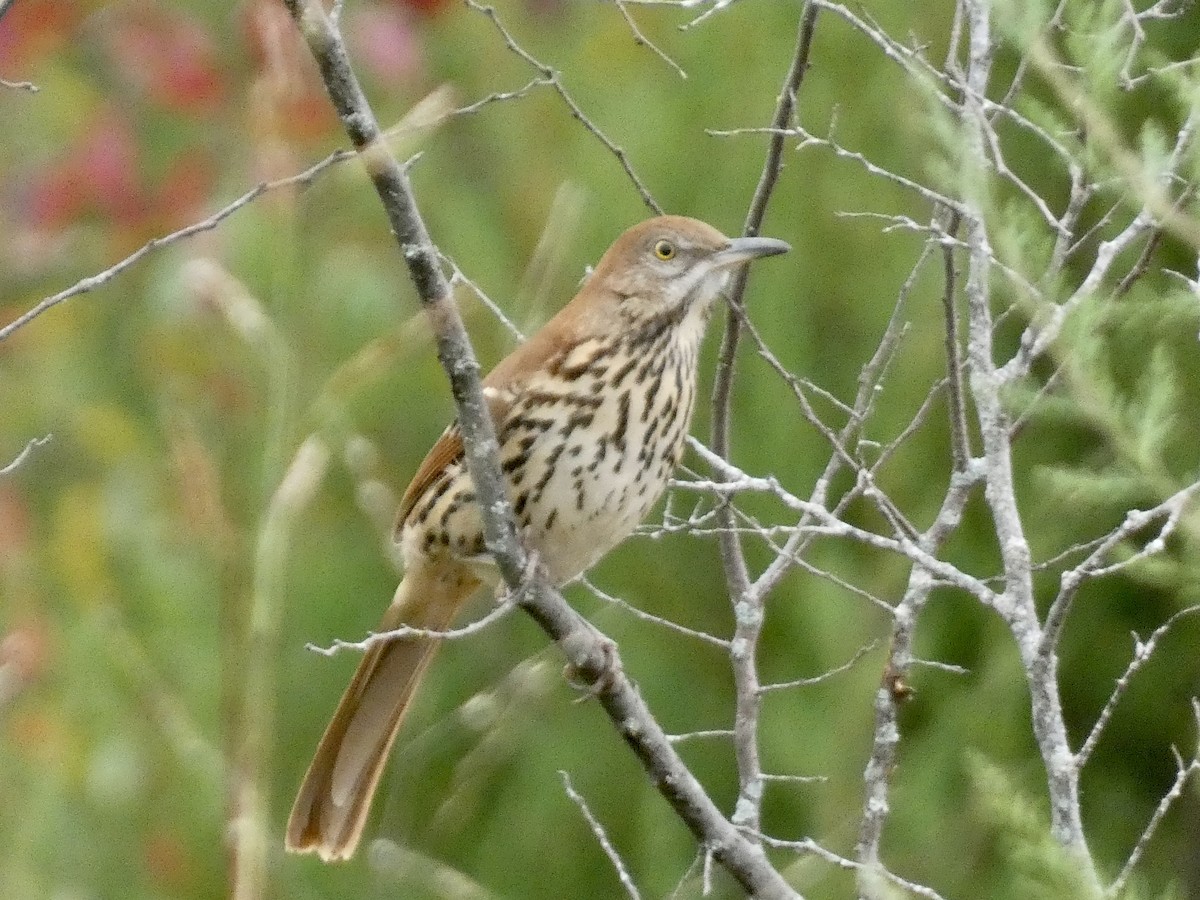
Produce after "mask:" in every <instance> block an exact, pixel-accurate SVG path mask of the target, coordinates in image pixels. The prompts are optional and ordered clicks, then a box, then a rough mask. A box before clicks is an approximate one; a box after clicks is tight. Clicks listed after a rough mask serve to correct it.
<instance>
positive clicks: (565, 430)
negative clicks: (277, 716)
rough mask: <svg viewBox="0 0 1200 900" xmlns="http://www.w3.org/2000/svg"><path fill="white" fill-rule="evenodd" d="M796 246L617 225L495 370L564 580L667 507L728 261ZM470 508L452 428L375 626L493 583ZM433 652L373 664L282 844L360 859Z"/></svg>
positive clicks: (522, 517)
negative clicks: (556, 304)
mask: <svg viewBox="0 0 1200 900" xmlns="http://www.w3.org/2000/svg"><path fill="white" fill-rule="evenodd" d="M786 250H788V246H787V244H784V243H783V242H782V241H775V240H771V239H768V238H735V239H732V240H731V239H729V238H727V237H725V236H724V235H722V234H721V233H720V232H719V231H717V230H716V229H715V228H712V227H711V226H709V225H706V224H704V223H703V222H699V221H697V220H695V219H688V218H684V217H681V216H661V217H659V218H655V219H650V220H649V221H646V222H643V223H641V224H640V225H636V226H634V227H633V228H631V229H629V230H628V231H626V232H625V233H624V234H623V235H621V237H619V238H618V239H617V240H616V242H615V243H614V244H613V245H612V247H610V248H609V250H608V252H607V253H605V254H604V256H603V258H601V260H600V262H599V263H598V264H597V266H596V269H595V271H594V272H593V273H592V274H591V276H590V277H589V278H588V279H587V282H586V283H585V284H584V286H583V288H582V289H581V290H580V291H579V293H578V294H577V295H576V296H575V298H574V299H573V300H572V301H571V302H570V303H568V304H567V305H566V306H565V307H563V309H562V310H560V311H559V313H558V314H557V315H556V316H554V318H552V319H551V320H550V321H549V322H547V323H546V325H545V326H543V327H542V329H541V330H539V331H538V332H537V333H536V334H535V335H533V337H531V338H530V339H529V340H528V341H526V342H525V343H524V344H522V345H521V346H520V347H518V348H517V349H516V350H515V351H513V352H512V353H511V354H510V355H509V356H508V357H506V358H505V359H504V360H503V361H502V362H501V363H500V364H499V365H497V366H496V368H495V369H493V370H492V372H491V373H490V374H489V375H488V376H487V378H485V379H484V395H485V398H486V399H487V402H488V404H489V407H490V411H491V414H492V419H493V421H494V423H495V426H496V433H497V437H498V438H499V442H500V464H501V468H502V470H503V473H504V475H505V477H506V478H507V481H508V490H509V497H510V499H511V500H512V503H513V510H514V513H515V515H516V517H517V523H518V525H519V527H520V530H521V534H522V536H523V539H524V541H525V542H526V545H527V546H528V547H529V548H530V549H531V550H534V551H536V552H537V553H538V558H539V560H540V562H541V564H542V565H543V567H544V568H545V569H546V571H547V573H548V575H549V577H550V579H551V580H552V581H554V582H555V583H556V584H563V583H565V582H567V581H570V580H571V579H572V578H574V577H576V576H577V575H579V574H580V573H581V572H583V571H584V570H585V569H587V568H588V567H589V566H591V565H592V564H594V563H595V562H596V561H597V560H599V559H600V558H601V557H602V556H603V555H604V554H605V553H607V552H608V551H609V550H611V549H612V548H613V547H614V546H616V545H617V544H618V543H620V542H621V541H622V540H623V539H624V538H625V537H626V536H628V535H629V533H630V532H631V531H633V529H634V528H635V527H636V526H637V525H638V523H639V522H641V520H642V519H643V518H644V517H645V515H646V513H648V512H649V511H650V508H651V507H652V506H653V505H654V503H655V502H656V501H657V500H658V498H659V496H660V495H661V494H662V491H663V489H664V488H665V487H666V483H667V479H668V478H669V477H670V475H671V472H672V471H673V470H674V468H675V466H676V464H677V463H678V462H679V458H680V456H681V455H682V453H683V446H684V437H685V436H686V434H687V429H688V424H689V423H690V421H691V415H692V407H693V400H694V398H695V391H696V359H697V356H698V353H699V349H700V342H701V339H702V338H703V335H704V326H705V324H706V323H707V321H708V318H709V314H710V312H711V309H712V304H713V301H714V300H715V299H716V298H717V296H718V295H719V293H720V291H721V290H722V288H724V286H725V284H726V282H727V280H728V277H729V272H730V269H731V268H732V267H734V266H736V265H738V264H740V263H744V262H747V261H749V260H751V259H754V258H755V257H759V256H769V255H773V254H776V253H783V252H785V251H786ZM474 501H475V494H474V490H473V486H472V483H471V479H470V476H469V475H468V474H467V471H466V468H465V465H464V461H463V446H462V438H461V436H460V435H459V433H458V430H457V428H455V427H454V426H451V427H450V428H448V429H447V430H446V432H445V433H444V434H443V435H442V437H441V438H440V439H439V440H438V441H437V443H436V444H434V446H433V448H432V449H431V450H430V451H429V454H428V455H427V456H426V457H425V461H424V462H423V463H422V464H421V466H420V467H419V468H418V469H417V473H416V475H415V476H414V477H413V480H412V483H411V484H410V485H409V487H408V490H407V491H405V493H404V498H403V500H402V501H401V504H400V510H399V514H398V516H397V523H396V539H397V541H398V542H399V543H400V547H401V552H402V555H403V557H404V561H405V575H404V580H403V581H402V582H401V583H400V586H399V587H398V588H397V589H396V595H395V598H394V599H393V600H392V604H391V606H390V607H388V610H387V612H386V613H385V615H384V617H383V621H382V622H381V623H380V626H379V629H378V630H379V631H387V630H391V629H394V628H396V627H398V626H399V625H402V624H404V625H410V626H413V627H417V628H424V629H430V630H444V629H445V628H447V627H449V626H450V624H451V622H452V621H453V620H454V617H455V614H456V613H457V611H458V609H459V608H460V607H461V606H462V604H463V603H464V602H465V601H466V600H467V599H468V598H469V597H470V596H471V595H472V594H473V593H475V591H476V590H477V589H478V588H480V587H481V586H483V585H489V586H494V585H495V584H496V583H497V580H498V579H497V575H496V573H495V569H494V566H493V565H492V564H491V561H490V559H489V558H488V556H487V553H486V550H485V548H484V543H483V531H482V524H481V521H480V516H479V509H478V507H477V506H476V504H475V502H474ZM437 644H438V641H437V639H433V638H404V639H397V640H392V641H389V642H386V643H382V644H377V645H375V647H373V648H372V649H371V650H370V651H369V652H368V653H367V654H366V655H365V656H364V657H363V660H362V662H361V663H360V664H359V667H358V670H357V672H355V674H354V678H353V680H352V681H351V682H350V686H349V687H348V688H347V689H346V693H345V694H344V695H343V697H342V700H341V702H340V703H339V705H338V708H337V711H336V712H335V713H334V716H333V719H332V721H331V722H330V723H329V726H328V728H327V729H326V730H325V734H324V736H323V737H322V738H321V742H320V744H319V745H318V747H317V752H316V755H315V757H314V758H313V761H312V763H311V764H310V765H309V768H308V772H307V773H306V774H305V776H304V782H303V783H302V785H301V787H300V792H299V794H298V796H297V797H296V802H295V805H294V806H293V808H292V814H291V818H290V819H289V820H288V826H287V838H286V844H287V849H288V850H290V851H293V852H314V853H317V854H319V855H320V857H321V858H322V859H324V860H326V861H330V860H342V859H348V858H349V857H350V856H352V855H353V853H354V851H355V849H356V848H357V846H358V842H359V839H360V838H361V836H362V831H363V826H364V824H365V823H366V818H367V813H368V812H369V810H370V804H371V799H372V797H373V796H374V793H375V789H376V787H377V786H378V783H379V779H380V776H381V775H382V773H383V769H384V766H385V764H386V762H387V756H388V751H389V750H390V749H391V746H392V743H393V741H394V740H395V738H396V734H397V732H398V730H399V727H400V722H401V719H402V718H403V715H404V711H405V709H407V707H408V704H409V702H410V701H411V700H412V696H413V692H414V690H415V688H416V686H417V683H418V682H419V680H420V678H421V675H422V674H423V673H424V671H425V669H426V667H427V666H428V664H429V661H430V659H431V657H432V656H433V652H434V650H435V649H436V648H437Z"/></svg>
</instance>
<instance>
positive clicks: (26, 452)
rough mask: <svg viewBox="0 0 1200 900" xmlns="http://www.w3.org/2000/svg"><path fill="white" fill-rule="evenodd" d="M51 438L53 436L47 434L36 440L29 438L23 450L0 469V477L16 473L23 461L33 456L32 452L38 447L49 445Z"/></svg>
mask: <svg viewBox="0 0 1200 900" xmlns="http://www.w3.org/2000/svg"><path fill="white" fill-rule="evenodd" d="M53 437H54V435H52V434H47V435H43V436H42V437H38V438H30V440H29V442H28V443H26V444H25V447H24V449H22V450H21V452H20V453H18V454H17V456H16V458H15V459H14V460H13V461H12V462H10V463H9V464H8V465H6V466H5V467H4V468H2V469H0V475H11V474H12V473H13V472H15V471H17V469H19V468H21V466H22V465H24V463H25V461H26V460H28V459H29V457H30V456H32V455H33V451H34V450H36V449H37V448H38V447H44V446H45V445H46V444H48V443H50V441H51V439H53Z"/></svg>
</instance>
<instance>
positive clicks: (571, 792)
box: [558, 769, 642, 900]
mask: <svg viewBox="0 0 1200 900" xmlns="http://www.w3.org/2000/svg"><path fill="white" fill-rule="evenodd" d="M558 774H559V775H560V776H561V777H562V783H563V790H564V791H566V794H567V796H568V797H569V798H570V799H571V802H572V803H574V804H575V805H576V806H578V807H579V811H580V812H581V813H583V818H584V820H585V821H586V822H587V823H588V828H590V829H591V830H592V834H593V835H594V836H595V838H596V842H597V843H599V844H600V849H601V850H603V851H604V855H605V856H607V857H608V861H609V862H611V863H612V865H613V868H614V869H616V870H617V878H618V879H619V880H620V882H621V887H623V888H624V889H625V895H626V896H627V897H630V898H632V900H641V896H642V894H641V892H640V891H639V890H638V889H637V885H636V884H634V883H633V877H632V876H631V875H630V874H629V869H628V868H626V866H625V861H624V860H623V859H621V854H619V853H618V852H617V848H616V847H614V846H613V844H612V841H610V840H609V839H608V834H607V833H606V832H605V831H604V826H603V825H601V824H600V820H599V819H597V818H596V815H595V813H593V812H592V811H591V809H589V808H588V805H587V801H586V800H584V799H583V797H582V796H581V795H580V793H579V792H578V791H576V790H575V788H574V786H573V785H572V784H571V776H570V775H568V774H567V773H566V772H565V771H563V770H562V769H560V770H559V772H558Z"/></svg>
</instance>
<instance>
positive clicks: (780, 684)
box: [758, 640, 879, 694]
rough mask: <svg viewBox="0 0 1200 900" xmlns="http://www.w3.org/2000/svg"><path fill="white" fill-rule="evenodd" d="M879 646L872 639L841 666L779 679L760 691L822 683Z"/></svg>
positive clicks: (851, 667)
mask: <svg viewBox="0 0 1200 900" xmlns="http://www.w3.org/2000/svg"><path fill="white" fill-rule="evenodd" d="M878 646H879V641H877V640H876V641H871V643H869V644H864V645H863V646H861V647H859V648H858V650H856V651H855V652H854V655H853V656H852V657H850V659H848V660H846V661H845V662H844V663H842V664H841V665H840V666H837V667H836V668H833V669H830V670H829V671H828V672H822V673H821V674H820V675H813V676H811V677H809V678H797V679H795V680H794V681H777V682H775V683H774V684H764V685H763V686H762V687H760V688H759V689H758V690H759V693H761V694H765V693H767V692H768V691H786V690H791V689H792V688H798V687H812V686H813V685H816V684H821V683H822V682H825V681H828V680H829V679H831V678H834V677H836V676H838V675H841V674H842V673H843V672H849V671H850V670H851V669H853V668H854V666H855V664H856V663H857V662H858V661H859V660H860V659H862V658H863V657H864V656H866V655H867V654H868V653H870V652H871V651H872V650H874V649H875V648H876V647H878Z"/></svg>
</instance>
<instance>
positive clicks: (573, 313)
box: [396, 281, 597, 533]
mask: <svg viewBox="0 0 1200 900" xmlns="http://www.w3.org/2000/svg"><path fill="white" fill-rule="evenodd" d="M591 285H592V282H591V281H589V283H588V284H586V285H584V287H583V290H581V291H580V292H579V294H578V295H577V296H576V297H575V299H574V300H573V301H571V302H570V303H568V304H567V305H566V306H564V307H563V308H562V309H561V310H559V311H558V314H557V315H556V316H554V317H553V318H552V319H551V320H550V321H549V322H547V323H546V324H545V325H543V326H542V327H541V328H540V329H539V330H538V332H537V333H536V334H534V335H533V337H531V338H530V339H529V340H528V341H526V342H525V343H524V344H522V345H521V346H520V347H518V348H517V349H516V350H514V351H513V352H512V353H510V354H509V355H508V356H506V357H505V358H504V359H502V360H501V361H500V362H499V363H498V364H497V365H496V368H494V369H492V371H491V372H490V373H489V374H488V376H487V378H485V379H484V380H483V387H484V399H485V400H486V401H487V405H488V410H489V411H490V412H491V414H492V424H493V425H494V426H495V427H496V429H497V431H499V430H500V429H501V428H502V427H503V425H504V420H505V418H506V417H507V415H508V411H509V410H510V409H512V406H513V402H514V401H515V399H516V398H517V396H518V395H519V394H520V392H521V389H522V387H523V386H524V384H525V382H526V381H527V380H528V378H529V374H530V373H531V372H536V371H538V370H539V369H542V368H543V367H545V366H546V365H548V364H549V362H550V360H551V359H552V358H553V357H555V356H556V355H559V354H562V353H564V352H566V351H567V350H569V349H570V347H571V346H572V345H573V344H574V343H575V341H576V340H578V339H580V337H582V335H581V331H582V330H584V328H583V327H581V322H580V316H579V313H578V309H579V307H580V305H583V306H584V307H585V308H586V306H587V305H588V304H589V303H592V304H594V303H595V300H594V299H590V297H593V298H594V296H595V294H596V293H597V290H596V289H595V288H593V287H592V286H591ZM462 455H463V442H462V435H461V434H460V433H459V431H458V425H457V424H454V425H451V426H450V427H449V428H447V429H446V430H445V431H444V432H442V436H441V437H440V438H438V440H437V443H436V444H434V445H433V447H432V448H431V449H430V451H429V453H428V454H427V455H426V456H425V460H424V461H423V462H422V463H421V465H420V466H419V467H418V468H417V474H416V475H414V476H413V480H412V482H411V483H410V484H409V485H408V489H407V490H406V491H405V492H404V497H403V498H402V499H401V501H400V509H399V511H398V512H397V513H396V531H397V533H398V532H399V530H400V528H401V526H402V525H403V524H404V520H405V519H406V518H408V514H409V513H410V512H412V509H413V506H415V505H416V503H417V501H418V500H420V499H421V495H422V494H424V493H425V492H426V491H427V490H429V487H430V485H432V484H433V482H434V481H436V480H437V477H438V475H440V474H441V473H442V471H443V470H444V469H445V468H446V466H448V465H451V464H452V463H454V462H455V461H456V460H458V459H461V458H462Z"/></svg>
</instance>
